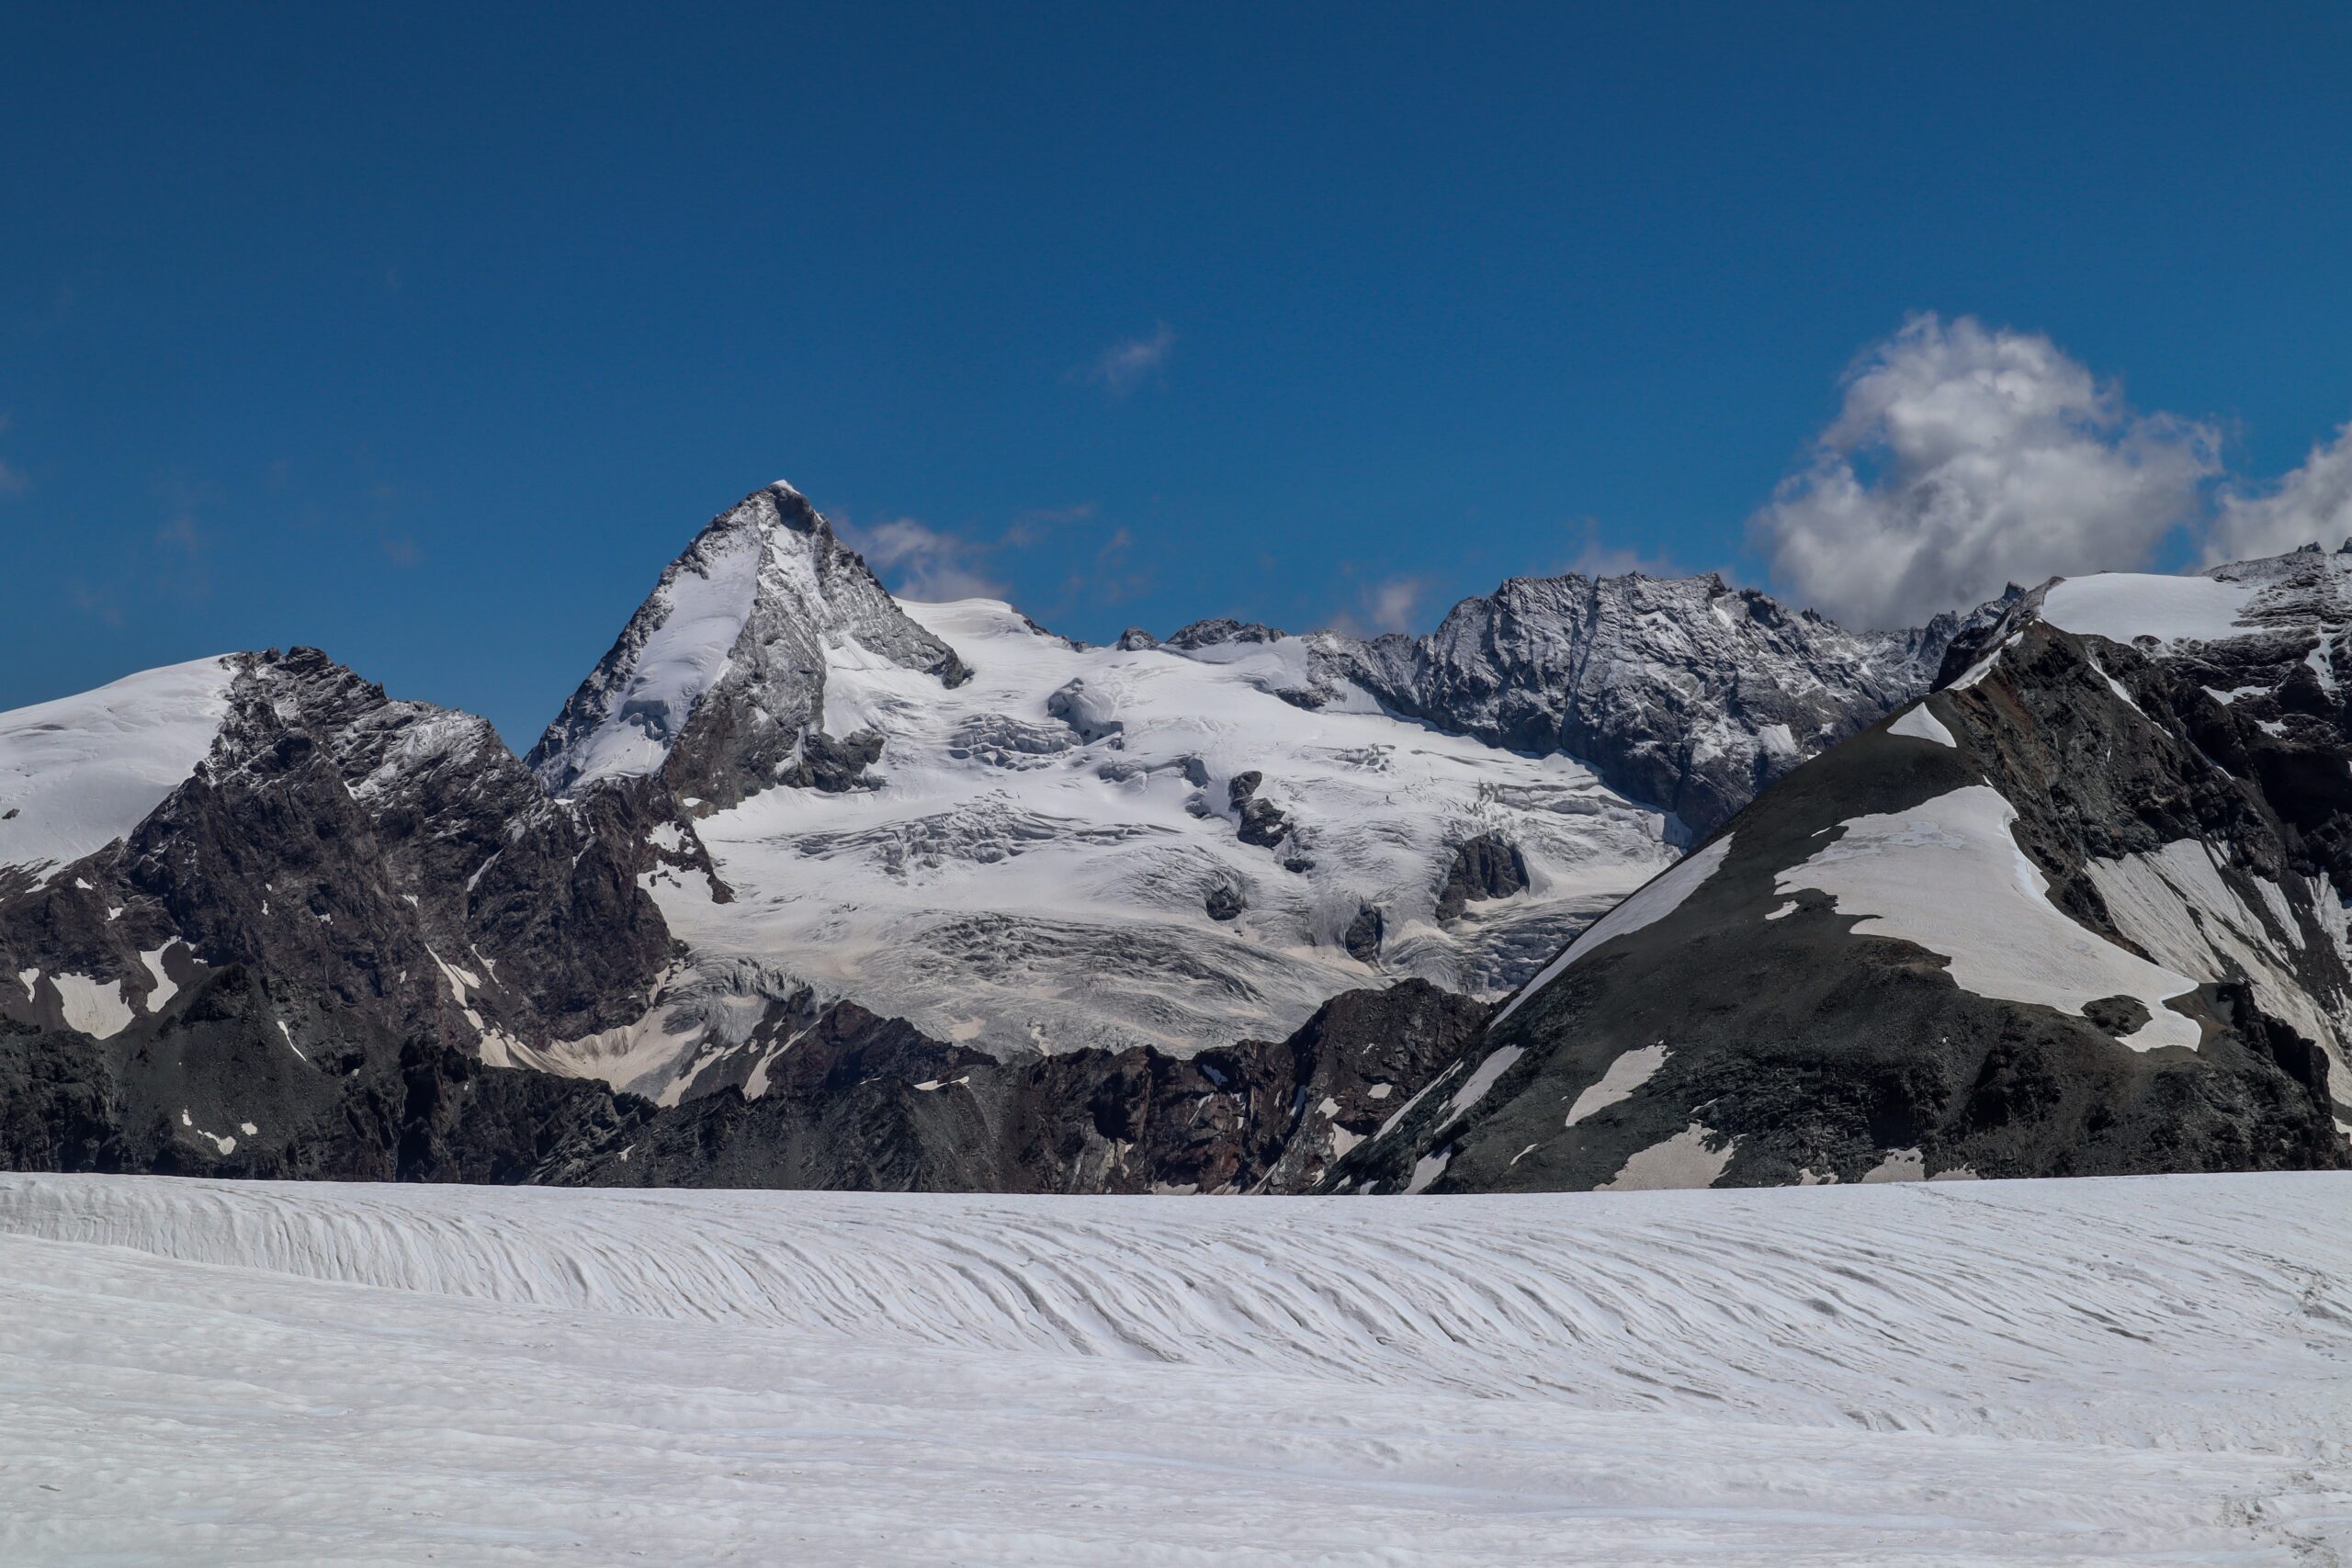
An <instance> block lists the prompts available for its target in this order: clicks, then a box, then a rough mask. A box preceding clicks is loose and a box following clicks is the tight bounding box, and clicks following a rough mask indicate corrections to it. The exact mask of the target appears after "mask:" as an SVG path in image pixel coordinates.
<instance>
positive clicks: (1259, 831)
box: [0, 485, 2352, 1192]
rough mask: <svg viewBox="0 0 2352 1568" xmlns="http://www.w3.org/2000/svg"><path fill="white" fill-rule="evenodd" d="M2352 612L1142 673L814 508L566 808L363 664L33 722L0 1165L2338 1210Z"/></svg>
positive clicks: (704, 613)
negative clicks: (2304, 1185)
mask: <svg viewBox="0 0 2352 1568" xmlns="http://www.w3.org/2000/svg"><path fill="white" fill-rule="evenodd" d="M2344 582H2345V577H2344V558H2336V557H2324V556H2317V555H2312V554H2304V555H2297V556H2290V557H2287V558H2281V559H2279V560H2277V561H2270V562H2256V563H2249V564H2248V565H2245V566H2243V567H2238V568H2228V569H2221V570H2217V571H2216V572H2215V573H2211V574H2208V576H2206V577H2203V578H2194V579H2167V578H2117V579H2106V578H2091V579H2082V580H2075V581H2066V582H2061V583H2058V584H2056V585H2054V586H2052V587H2050V588H2046V589H2043V590H2037V591H2035V592H2031V593H2019V592H2012V593H2011V595H2010V596H2008V597H2007V599H2005V600H2003V601H2000V602H1996V604H1992V605H1988V606H1985V608H1984V609H1982V610H1980V611H1978V612H1976V613H1974V614H1973V615H1970V616H1967V617H1964V618H1963V617H1962V616H1958V615H1946V616H1939V617H1938V619H1937V620H1936V621H1935V622H1934V623H1932V624H1930V625H1929V626H1927V627H1924V628H1920V629H1917V630H1914V631H1909V632H1896V633H1868V634H1858V633H1850V632H1848V631H1846V630H1843V629H1841V628H1839V627H1838V626H1833V625H1831V624H1830V623H1828V622H1826V621H1824V620H1822V619H1820V618H1819V617H1818V616H1815V615H1811V614H1810V613H1798V612H1792V611H1790V610H1788V609H1786V608H1784V607H1782V606H1781V605H1779V604H1776V603H1774V602H1773V601H1772V600H1771V599H1770V598H1769V597H1767V596H1765V595H1762V594H1759V593H1756V592H1751V591H1747V590H1741V589H1735V588H1731V587H1728V586H1727V585H1725V584H1724V583H1723V582H1722V581H1720V580H1719V579H1716V578H1713V577H1701V578H1691V579H1683V580H1674V581H1666V580H1657V579H1650V578H1645V577H1640V576H1628V577H1622V578H1608V579H1599V580H1595V579H1589V578H1585V577H1579V576H1569V577H1563V578H1556V579H1544V580H1533V579H1521V580H1514V581H1510V582H1508V583H1506V584H1504V585H1503V586H1502V587H1501V588H1500V589H1499V590H1498V592H1496V593H1495V594H1494V595H1492V596H1490V597H1486V598H1477V599H1472V600H1467V601H1464V603H1463V604H1460V605H1457V606H1456V607H1455V608H1454V609H1453V612H1452V613H1451V614H1450V615H1448V616H1447V617H1446V619H1445V621H1444V622H1443V623H1442V626H1440V627H1439V629H1438V630H1437V631H1436V632H1434V633H1432V634H1430V636H1428V637H1378V638H1374V639H1369V640H1365V639H1359V638H1354V637H1346V636H1342V635H1340V634H1337V633H1330V632H1317V633H1311V634H1306V635H1304V636H1291V635H1286V634H1283V633H1282V632H1278V631H1275V630H1272V628H1268V627H1264V626H1250V625H1245V624H1240V623H1236V622H1231V621H1222V622H1201V623H1196V624H1195V625H1193V626H1188V627H1185V628H1183V629H1182V631H1180V632H1177V633H1175V634H1173V635H1171V636H1170V637H1168V638H1167V639H1166V640H1165V641H1161V640H1160V639H1158V638H1155V637H1151V636H1149V635H1148V634H1145V633H1141V632H1131V633H1129V634H1127V635H1126V636H1125V637H1122V638H1120V639H1119V640H1118V642H1117V643H1115V644H1114V645H1112V646H1109V647H1092V648H1090V647H1087V646H1085V645H1082V644H1079V643H1075V642H1072V641H1070V640H1069V639H1068V638H1064V637H1057V636H1055V635H1054V634H1052V633H1050V632H1047V631H1045V630H1044V629H1042V628H1040V627H1038V626H1036V625H1035V623H1033V622H1030V621H1029V620H1028V619H1027V618H1026V617H1024V616H1022V615H1019V614H1018V613H1017V612H1015V611H1013V610H1012V609H1011V608H1010V607H1008V606H1005V605H1002V604H994V603H991V602H987V601H967V602H964V603H960V604H944V605H927V604H904V603H901V602H899V601H898V600H896V599H894V598H893V597H892V596H891V595H890V594H889V593H888V592H886V591H885V590H884V588H883V586H882V585H881V583H880V582H879V581H876V578H875V577H874V575H873V574H872V572H871V571H870V570H868V569H867V567H866V565H865V562H864V561H863V560H862V559H861V558H859V557H858V556H857V555H856V553H855V552H854V551H853V550H851V549H850V548H849V547H847V546H845V545H844V544H843V543H842V541H841V540H840V539H839V538H838V537H837V536H835V534H834V533H833V531H832V529H831V526H830V525H828V524H827V523H826V522H825V520H824V519H823V517H821V516H820V514H819V513H817V512H816V511H815V510H814V509H813V508H812V507H810V506H809V503H808V502H807V501H806V500H805V499H803V498H802V497H801V496H800V495H799V494H798V493H797V491H793V490H791V489H790V487H788V486H785V485H775V486H770V487H768V488H766V489H764V490H762V491H756V492H754V493H753V494H752V495H751V496H749V497H747V498H746V499H745V500H744V501H743V502H741V503H739V504H738V505H736V506H734V507H732V508H730V509H729V510H728V511H727V512H725V513H721V514H720V515H719V516H718V517H717V518H715V519H714V520H713V521H712V522H711V523H710V524H709V525H707V527H706V528H705V529H704V530H703V531H702V532H701V533H700V534H699V535H698V536H695V539H694V540H693V541H692V543H691V544H690V545H689V546H688V547H687V549H686V550H685V551H684V553H683V554H682V555H681V556H680V557H679V558H677V559H676V560H675V561H673V563H672V564H671V565H670V566H669V567H668V569H667V570H664V571H663V572H662V576H661V578H660V581H658V582H657V584H656V585H655V587H654V590H653V592H652V593H651V594H650V596H649V597H648V598H647V600H646V601H645V603H644V604H642V605H641V606H640V607H639V610H638V611H637V612H636V614H635V615H632V616H631V618H630V620H629V622H628V625H627V626H625V627H624V628H623V630H622V632H621V635H620V637H618V639H617V640H616V642H615V644H614V645H613V648H612V649H611V650H610V651H609V652H608V653H607V654H606V655H605V658H604V659H603V660H600V661H599V662H598V664H597V665H596V667H595V669H594V671H591V672H590V674H589V675H588V677H587V679H586V680H585V681H583V682H582V685H581V686H580V688H579V690H578V691H577V692H576V693H575V694H573V695H572V696H571V699H570V700H569V701H567V702H566V703H565V705H563V708H562V711H561V712H560V714H559V715H558V716H557V717H556V719H555V721H554V722H553V723H552V724H550V725H549V727H548V730H547V732H546V734H545V736H544V737H543V738H542V739H540V741H539V743H538V744H537V746H536V747H535V748H534V749H533V750H532V751H531V753H530V755H529V757H528V758H527V759H517V758H516V757H515V756H514V755H513V754H512V753H511V752H510V751H508V750H507V749H506V748H505V747H504V746H503V744H502V743H501V742H500V740H499V739H498V738H497V737H496V735H495V734H494V733H493V732H492V730H491V728H490V727H489V726H488V725H487V724H486V723H484V722H483V721H482V720H480V719H478V718H475V717H473V716H469V715H465V714H462V713H457V712H454V711H451V710H447V709H443V708H438V707H435V706H433V705H429V704H424V703H413V702H397V701H393V700H391V699H390V698H388V697H387V696H386V695H385V694H384V693H383V691H382V690H381V689H380V688H379V687H377V686H374V685H372V684H370V683H368V682H366V681H365V680H363V679H362V678H360V677H359V676H357V675H356V674H354V673H353V672H352V671H348V670H345V669H344V668H343V667H341V666H339V665H337V664H335V663H334V661H333V660H331V659H329V658H328V657H327V656H326V655H325V654H323V653H321V652H318V651H316V650H313V649H292V650H288V651H278V650H270V651H268V652H264V653H251V654H235V655H229V656H226V657H223V658H220V659H216V660H198V661H195V662H193V663H191V664H187V665H182V666H175V667H173V668H171V669H168V670H162V671H149V672H147V673H145V674H141V675H136V676H132V677H130V678H129V679H127V680H125V681H122V682H117V683H116V684H114V685H112V686H109V687H106V688H102V689H100V690H99V691H97V692H93V693H88V694H83V695H81V696H77V697H70V698H65V699H62V700H61V701H59V702H55V703H50V704H44V705H40V706H38V707H34V708H28V709H22V710H19V711H18V712H17V713H14V714H7V715H0V1163H6V1164H7V1165H9V1166H12V1167H15V1168H36V1169H38V1168H53V1169H107V1170H155V1171H183V1172H204V1173H211V1174H220V1175H248V1176H259V1177H289V1178H290V1177H343V1178H355V1179H357V1178H365V1179H464V1180H495V1181H518V1180H528V1181H546V1182H563V1183H572V1184H600V1185H615V1184H619V1185H736V1186H799V1187H871V1188H896V1189H905V1188H940V1189H953V1190H1023V1191H1131V1192H1148V1191H1305V1190H1318V1189H1328V1190H1383V1191H1385V1190H1417V1191H1419V1190H1487V1189H1498V1188H1512V1187H1589V1186H1608V1185H1614V1186H1621V1187H1622V1186H1660V1185H1691V1184H1705V1183H1706V1182H1711V1181H1717V1180H1721V1181H1725V1182H1772V1181H1807V1180H1824V1179H1847V1180H1850V1179H1865V1178H1875V1179H1889V1178H1890V1177H1891V1176H1900V1175H1920V1176H1927V1177H1934V1176H1942V1175H1951V1174H1956V1173H1966V1174H1975V1175H2011V1174H2059V1173H2065V1172H2070V1171H2094V1170H2098V1171H2104V1170H2137V1169H2168V1168H2188V1169H2202V1168H2268V1167H2273V1166H2287V1165H2305V1166H2308V1165H2327V1164H2332V1163H2340V1162H2341V1161H2342V1159H2343V1157H2344V1146H2345V1145H2344V1139H2343V1136H2342V1133H2341V1130H2340V1128H2339V1127H2338V1125H2337V1123H2336V1118H2338V1117H2340V1116H2342V1115H2343V1114H2344V1111H2343V1109H2342V1107H2341V1106H2339V1105H2336V1104H2335V1103H2334V1099H2335V1096H2337V1095H2341V1094H2342V1093H2344V1092H2345V1091H2344V1089H2342V1087H2341V1086H2342V1085H2343V1084H2344V1083H2345V1082H2346V1079H2345V1077H2344V1076H2343V1075H2344V1065H2343V1064H2344V1043H2343V1040H2342V1039H2341V1037H2340V1028H2339V1020H2340V1018H2341V1009H2342V1008H2343V1006H2344V1005H2345V1002H2346V987H2347V985H2352V982H2347V979H2346V970H2345V964H2346V960H2345V952H2346V948H2345V941H2346V938H2345V932H2344V925H2345V920H2344V915H2343V904H2342V901H2341V899H2340V897H2338V896H2337V895H2336V894H2335V889H2336V888H2339V887H2345V886H2352V817H2347V816H2346V811H2347V809H2352V787H2347V785H2352V768H2347V766H2346V763H2347V761H2352V748H2347V746H2346V739H2345V722H2346V711H2345V709H2344V707H2343V705H2342V703H2341V701H2340V699H2339V697H2338V692H2339V686H2340V682H2342V681H2343V680H2346V679H2352V668H2346V667H2343V665H2342V663H2341V661H2342V660H2344V659H2345V658H2346V655H2344V654H2341V653H2339V652H2338V651H2337V645H2338V642H2339V640H2340V634H2341V632H2342V630H2343V626H2344V623H2345V621H2346V619H2347V616H2346V613H2345V593H2344V588H2343V584H2344ZM1939 672H1940V680H1939ZM1939 685H1940V687H1941V690H1940V691H1939V694H1937V695H1935V696H1933V697H1932V698H1928V700H1927V701H1926V703H1925V704H1920V703H1919V702H1918V699H1919V698H1920V697H1921V695H1922V694H1924V693H1927V692H1928V690H1929V689H1930V688H1931V687H1935V686H1939ZM1890 715H1895V717H1894V718H1893V719H1892V720H1890V719H1889V716H1890ZM1694 844H1695V845H1696V846H1697V849H1696V852H1695V853H1691V854H1689V855H1688V856H1687V857H1686V856H1685V855H1684V851H1685V850H1686V849H1688V848H1689V847H1691V846H1692V845H1694ZM1906 886H1928V887H1932V888H1935V889H1937V890H1938V892H1937V894H1936V896H1935V897H1933V898H1931V899H1928V900H1922V899H1920V898H1917V897H1913V898H1911V899H1909V901H1907V902H1906V901H1905V897H1904V895H1903V892H1902V890H1903V889H1904V888H1905V887H1906ZM1579 933H1581V934H1579ZM2331 1071H2332V1072H2333V1075H2334V1076H2333V1077H2331ZM1547 1122H1548V1125H1546V1124H1545V1123H1547Z"/></svg>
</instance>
